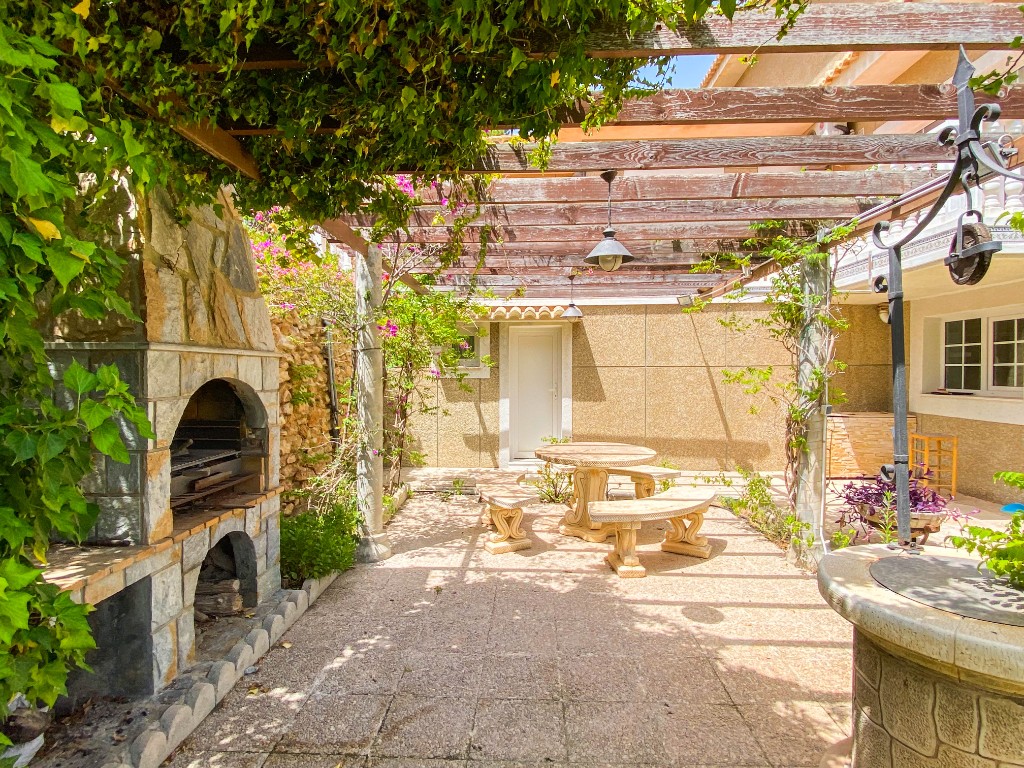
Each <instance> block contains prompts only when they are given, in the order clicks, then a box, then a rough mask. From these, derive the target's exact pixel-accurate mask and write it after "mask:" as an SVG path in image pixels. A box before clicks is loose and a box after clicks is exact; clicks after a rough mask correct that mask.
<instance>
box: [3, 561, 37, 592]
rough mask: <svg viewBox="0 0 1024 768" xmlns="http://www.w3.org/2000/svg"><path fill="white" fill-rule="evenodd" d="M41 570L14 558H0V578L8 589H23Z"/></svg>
mask: <svg viewBox="0 0 1024 768" xmlns="http://www.w3.org/2000/svg"><path fill="white" fill-rule="evenodd" d="M41 573H42V571H40V570H39V569H38V568H32V567H31V566H29V565H25V564H24V563H22V562H19V561H18V560H14V559H3V560H0V579H2V580H3V581H5V582H6V583H7V587H8V588H9V589H24V588H25V587H27V586H28V585H29V584H31V583H32V582H34V581H35V580H36V577H38V576H39V575H40V574H41Z"/></svg>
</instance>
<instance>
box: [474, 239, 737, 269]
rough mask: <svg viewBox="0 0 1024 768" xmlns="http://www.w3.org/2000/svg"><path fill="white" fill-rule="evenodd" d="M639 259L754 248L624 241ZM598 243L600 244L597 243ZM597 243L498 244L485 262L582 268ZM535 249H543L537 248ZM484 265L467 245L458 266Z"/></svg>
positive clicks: (690, 258)
mask: <svg viewBox="0 0 1024 768" xmlns="http://www.w3.org/2000/svg"><path fill="white" fill-rule="evenodd" d="M619 242H621V243H622V244H623V245H625V246H626V248H628V249H629V252H630V253H632V254H633V256H635V257H636V258H637V259H638V260H640V261H643V262H646V263H657V264H693V263H695V262H697V261H700V257H701V255H702V254H705V253H708V252H709V251H728V252H730V253H747V252H750V251H751V250H752V249H751V248H749V247H746V246H744V241H742V240H673V241H649V240H620V241H619ZM594 244H596V241H595V243H594ZM594 244H590V243H585V242H580V243H512V244H504V243H502V244H494V245H491V246H489V247H488V249H487V254H486V257H485V259H484V265H485V266H487V267H502V266H510V265H517V264H518V265H522V266H526V267H530V266H536V267H543V266H567V265H572V264H575V265H576V266H579V265H580V263H581V260H582V258H583V256H585V255H586V253H588V252H589V250H590V248H592V247H593V245H594ZM531 246H541V247H540V248H533V247H531ZM478 263H480V249H479V248H478V247H475V246H465V247H464V248H463V255H462V257H461V258H460V259H459V260H458V263H457V265H458V266H463V267H473V266H475V265H476V264H478Z"/></svg>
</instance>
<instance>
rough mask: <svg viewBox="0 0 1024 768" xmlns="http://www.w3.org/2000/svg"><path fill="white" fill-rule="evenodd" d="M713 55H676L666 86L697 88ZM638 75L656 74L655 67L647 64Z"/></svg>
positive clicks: (648, 75) (706, 71)
mask: <svg viewBox="0 0 1024 768" xmlns="http://www.w3.org/2000/svg"><path fill="white" fill-rule="evenodd" d="M715 58H717V57H715V56H676V57H674V58H673V59H672V64H671V70H670V71H669V73H668V81H667V82H666V83H665V87H666V88H697V87H698V86H700V84H701V81H702V80H703V79H704V76H705V75H706V74H707V73H708V70H709V69H711V65H712V64H713V63H714V61H715ZM639 74H640V76H641V77H646V78H652V77H654V76H655V75H656V74H657V67H655V66H648V67H643V68H642V69H641V70H640V73H639Z"/></svg>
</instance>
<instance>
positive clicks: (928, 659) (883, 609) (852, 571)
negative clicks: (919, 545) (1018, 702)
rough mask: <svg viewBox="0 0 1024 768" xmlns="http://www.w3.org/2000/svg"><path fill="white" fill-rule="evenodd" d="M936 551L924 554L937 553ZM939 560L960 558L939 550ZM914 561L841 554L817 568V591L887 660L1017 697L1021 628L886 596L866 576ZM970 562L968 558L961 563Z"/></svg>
mask: <svg viewBox="0 0 1024 768" xmlns="http://www.w3.org/2000/svg"><path fill="white" fill-rule="evenodd" d="M937 549H940V548H937V547H926V548H925V552H926V553H927V552H928V550H937ZM941 553H942V554H943V555H947V556H963V557H965V558H966V557H967V556H966V555H960V554H959V553H955V552H950V551H949V550H947V549H941ZM900 556H902V557H914V555H907V554H904V553H902V552H900V551H893V550H890V549H888V548H887V547H886V545H884V544H869V545H862V546H856V547H849V548H847V549H841V550H838V551H837V552H833V553H832V554H830V555H828V556H826V557H825V558H823V559H822V560H821V562H820V563H819V564H818V591H819V592H820V593H821V595H822V597H824V598H825V601H826V602H827V603H828V604H829V605H830V606H831V607H832V608H833V609H834V610H835V611H836V612H837V613H838V614H839V615H840V616H842V617H843V618H845V619H846V620H847V621H849V622H850V623H851V624H853V625H854V626H855V627H856V628H857V630H858V631H861V632H864V633H865V634H867V635H869V636H870V637H871V638H872V639H874V640H875V641H876V642H878V644H879V645H881V646H882V647H883V648H885V649H886V650H888V651H889V652H890V653H892V654H894V655H896V656H901V657H903V658H905V659H909V660H910V661H914V662H916V663H918V664H920V665H922V666H924V667H927V668H930V669H932V670H934V671H936V672H939V673H940V674H944V675H947V676H949V677H952V678H954V679H960V680H963V681H965V682H969V683H972V684H974V685H977V686H980V687H982V688H986V687H987V688H991V689H993V690H998V691H1003V692H1007V693H1011V694H1012V695H1016V696H1020V695H1021V693H1022V692H1024V653H1021V648H1022V647H1024V627H1013V626H1009V625H1006V624H994V623H992V622H988V621H980V620H978V619H972V618H969V617H966V616H959V615H957V614H954V613H949V612H947V611H942V610H939V609H938V608H932V607H930V606H927V605H924V604H922V603H918V602H916V601H914V600H911V599H909V598H906V597H903V596H902V595H898V594H896V593H895V592H892V591H891V590H888V589H886V588H885V587H883V586H882V585H881V584H879V583H878V582H876V581H875V580H874V578H872V576H871V574H870V572H869V571H868V568H869V567H870V566H871V564H872V563H873V562H875V561H876V560H878V559H879V558H882V557H900ZM967 559H973V560H975V561H976V558H967Z"/></svg>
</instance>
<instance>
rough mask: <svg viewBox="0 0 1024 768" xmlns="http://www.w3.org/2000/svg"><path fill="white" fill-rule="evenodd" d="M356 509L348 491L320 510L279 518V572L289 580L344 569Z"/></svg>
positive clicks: (351, 551)
mask: <svg viewBox="0 0 1024 768" xmlns="http://www.w3.org/2000/svg"><path fill="white" fill-rule="evenodd" d="M358 527H359V512H358V510H357V508H356V496H355V494H354V493H351V494H348V495H346V496H344V497H342V498H341V500H339V501H337V502H335V503H334V504H333V505H332V506H330V507H328V508H327V509H326V510H324V511H318V510H315V509H313V510H310V511H308V512H302V513H301V514H298V515H292V516H290V517H282V518H281V576H282V577H283V578H284V579H285V580H286V581H288V582H289V583H291V584H301V583H302V582H303V581H305V580H306V579H319V578H322V577H324V576H327V575H329V574H332V573H337V572H339V571H344V570H347V569H348V568H351V567H352V563H353V561H354V560H355V553H356V546H357V544H358V543H359V535H358Z"/></svg>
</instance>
